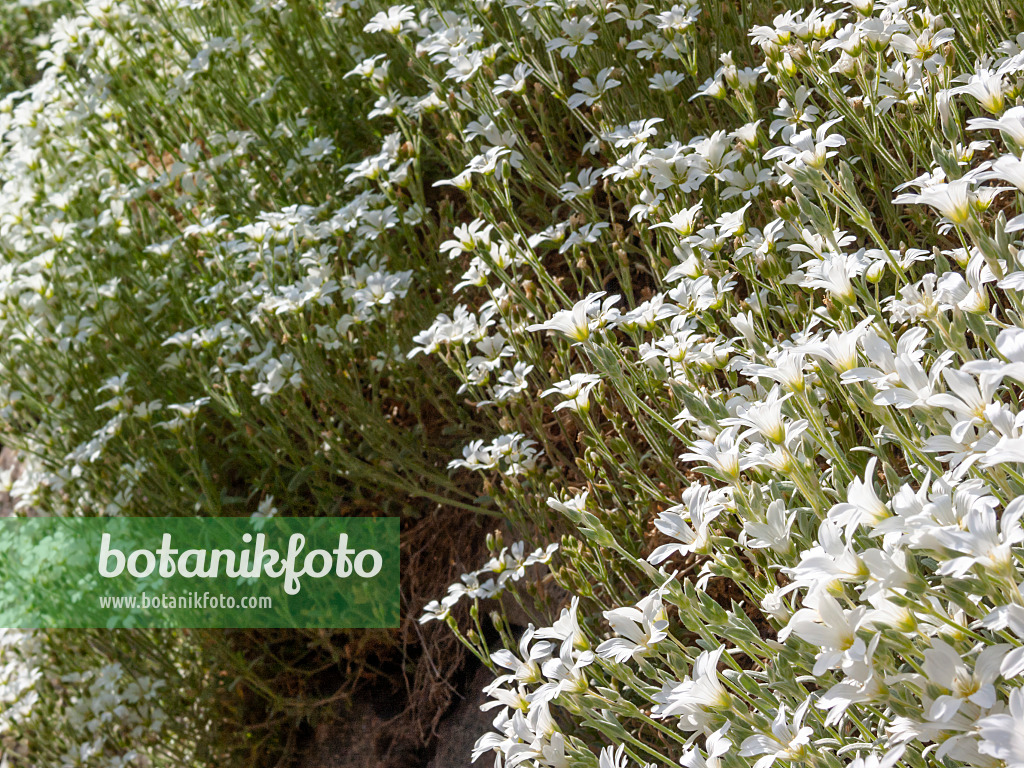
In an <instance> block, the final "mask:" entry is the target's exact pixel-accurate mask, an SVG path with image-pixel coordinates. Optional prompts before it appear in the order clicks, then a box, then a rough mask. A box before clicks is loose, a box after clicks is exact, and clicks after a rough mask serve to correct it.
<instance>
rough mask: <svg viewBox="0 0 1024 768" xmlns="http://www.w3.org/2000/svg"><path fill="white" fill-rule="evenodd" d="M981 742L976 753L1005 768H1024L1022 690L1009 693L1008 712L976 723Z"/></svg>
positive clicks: (1023, 694) (1023, 704)
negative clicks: (997, 761) (1001, 762)
mask: <svg viewBox="0 0 1024 768" xmlns="http://www.w3.org/2000/svg"><path fill="white" fill-rule="evenodd" d="M977 728H978V733H979V734H980V736H981V741H980V743H979V744H978V751H979V752H981V754H983V755H989V756H991V757H994V758H995V759H997V760H1002V761H1004V762H1005V764H1006V768H1022V767H1024V688H1014V689H1013V690H1012V691H1010V706H1009V709H1008V711H1006V712H1003V713H1000V714H995V715H989V716H988V717H983V718H981V719H980V720H979V721H978V723H977Z"/></svg>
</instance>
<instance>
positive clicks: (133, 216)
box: [0, 0, 1024, 768]
mask: <svg viewBox="0 0 1024 768" xmlns="http://www.w3.org/2000/svg"><path fill="white" fill-rule="evenodd" d="M43 47H44V48H45V50H44V51H43V52H42V54H41V56H40V62H41V63H42V64H43V68H42V70H41V73H40V74H41V79H40V80H39V81H38V82H37V83H36V84H34V85H32V86H30V87H29V88H28V89H27V90H26V91H23V92H19V93H15V94H10V95H8V96H7V97H6V98H5V99H4V101H3V102H2V103H0V136H2V140H0V178H2V180H3V187H2V190H0V254H2V256H0V259H2V260H0V336H2V338H3V346H2V347H0V423H3V424H4V425H5V427H6V429H5V433H4V436H3V440H4V442H5V443H12V442H13V443H16V444H17V445H18V447H19V448H21V450H22V456H23V458H24V459H25V461H26V471H25V472H24V473H23V474H22V475H21V476H20V477H19V479H18V480H17V481H16V483H15V488H14V489H13V490H14V496H16V497H17V498H18V499H19V504H20V506H21V508H22V509H25V510H27V509H32V508H34V509H38V510H43V511H45V512H47V513H50V514H152V513H154V511H156V512H158V513H164V514H166V513H169V512H171V511H174V512H176V513H180V514H193V513H197V512H198V513H202V514H252V513H254V512H255V513H257V514H259V513H261V510H262V511H263V513H266V511H267V510H269V509H280V510H287V513H290V514H303V513H307V514H336V513H338V512H339V510H340V509H341V508H342V506H343V505H342V504H340V503H339V500H340V499H342V498H351V497H353V496H355V497H357V498H358V497H360V496H361V495H362V494H364V493H368V490H367V489H370V488H379V487H385V488H388V489H390V491H391V492H393V493H395V494H396V498H403V499H404V498H409V497H418V498H420V499H428V500H429V501H430V502H431V503H434V502H437V503H439V504H450V505H460V506H463V507H469V508H478V507H481V506H484V505H485V504H486V503H487V502H486V500H487V499H489V500H490V503H492V504H493V505H494V506H496V508H497V509H498V510H499V511H500V513H501V514H503V515H504V516H505V517H506V518H507V519H508V521H509V522H510V523H511V525H512V526H513V527H517V528H521V529H523V532H524V534H528V535H529V536H530V538H531V539H534V540H535V541H536V543H535V544H533V545H532V546H529V547H528V546H526V545H523V544H516V545H512V546H510V547H508V548H506V547H503V546H501V545H500V544H499V543H497V542H495V541H493V540H492V550H493V552H492V554H493V559H492V561H491V562H489V563H487V564H486V565H485V566H484V567H483V568H482V569H481V570H480V571H477V572H473V573H469V574H466V576H465V577H464V578H463V579H462V580H461V581H460V582H459V583H457V584H455V585H453V587H452V588H451V589H450V590H449V592H448V595H447V596H443V597H442V596H438V600H437V601H436V602H434V603H432V604H430V605H429V606H428V607H427V610H426V612H425V613H424V616H423V618H424V620H425V621H431V620H442V621H445V622H448V623H449V625H450V626H451V627H452V629H453V630H455V631H456V632H457V633H458V634H459V637H461V638H462V639H463V640H464V641H465V642H466V644H467V646H469V647H470V648H471V649H472V650H473V651H474V652H476V653H477V654H478V655H479V656H480V658H481V659H482V660H483V661H484V662H485V663H486V664H488V665H489V666H490V667H491V668H492V670H493V671H494V672H495V680H494V682H493V683H492V684H491V685H489V686H488V688H487V692H488V694H489V697H490V699H491V701H490V703H489V704H488V705H487V707H488V709H489V710H490V711H491V712H492V713H493V715H494V720H493V729H492V731H491V732H490V733H487V734H485V735H483V736H482V737H481V738H480V740H479V741H478V742H477V748H476V750H475V757H477V758H478V759H479V760H481V761H492V760H493V761H494V763H495V765H498V766H510V767H514V766H518V765H524V766H554V767H556V768H561V767H562V766H569V765H573V766H576V765H579V766H595V767H597V768H625V767H626V766H634V765H637V766H649V765H655V766H666V767H667V766H675V765H683V766H688V767H699V766H725V767H727V768H731V767H736V768H739V767H741V766H742V767H746V766H755V768H768V766H771V765H775V764H779V765H784V764H787V763H788V764H792V765H801V766H803V765H812V766H822V767H823V768H824V767H826V766H827V768H838V767H839V766H847V765H849V766H856V768H869V767H870V768H881V767H882V766H896V765H900V766H911V767H913V768H924V766H932V765H948V766H955V765H970V766H978V767H979V768H1002V767H1003V766H1019V765H1024V739H1022V737H1021V734H1022V733H1024V684H1022V681H1021V679H1020V678H1021V674H1022V673H1024V650H1022V645H1024V643H1022V640H1024V596H1022V593H1021V582H1022V581H1024V561H1022V554H1024V550H1022V547H1021V543H1022V541H1024V527H1022V523H1021V520H1022V515H1024V502H1022V501H1021V496H1022V494H1024V431H1022V430H1024V416H1022V412H1021V409H1020V399H1021V394H1022V389H1024V315H1022V313H1024V303H1022V297H1024V259H1022V258H1021V257H1020V256H1019V248H1020V247H1021V244H1022V239H1021V238H1022V235H1021V234H1020V233H1021V232H1022V231H1024V208H1022V201H1024V198H1022V197H1021V194H1022V192H1024V160H1022V157H1021V155H1022V153H1024V6H1021V4H1020V3H1019V2H1005V3H993V2H988V0H945V1H944V2H939V0H933V2H932V3H931V4H928V3H925V2H923V1H922V2H916V3H911V2H908V1H907V0H897V1H894V2H888V3H882V2H874V1H872V0H849V1H847V0H839V1H838V2H833V3H827V4H824V5H823V6H822V7H814V6H813V5H812V4H811V3H809V2H804V1H803V0H790V1H789V2H787V3H784V4H778V6H777V7H776V6H768V5H767V4H757V3H749V2H738V3H734V4H721V3H714V2H706V3H696V2H681V3H672V2H664V1H662V0H651V2H636V3H630V2H606V3H601V2H595V1H594V0H583V1H580V0H551V1H548V0H545V2H539V1H535V0H490V1H489V2H488V1H486V0H482V1H480V2H476V3H471V4H447V3H444V2H439V3H411V4H404V5H396V6H388V5H386V4H383V3H379V2H375V1H374V0H290V1H289V2H284V1H283V0H256V2H252V3H249V2H244V3H243V2H220V0H176V2H172V3H161V4H153V3H147V2H143V1H142V0H120V1H115V0H91V1H90V2H88V3H84V4H80V7H79V8H78V11H77V13H76V15H74V16H70V17H67V18H65V19H62V20H60V21H58V22H57V23H56V24H55V26H54V29H53V32H52V34H51V36H50V40H49V43H48V44H47V45H46V46H43ZM446 462H450V464H449V466H448V468H447V469H446V468H445V466H444V464H445V463H446ZM480 488H482V489H483V490H484V493H483V494H481V493H479V490H480ZM271 497H273V498H271ZM491 511H493V510H491ZM545 536H548V537H559V538H560V541H559V542H558V544H559V547H558V551H557V554H555V552H554V549H552V548H551V547H550V546H545V545H543V544H542V542H541V541H540V540H539V539H541V538H543V537H545ZM546 564H550V566H551V575H550V577H544V579H550V580H552V581H554V582H557V584H558V585H559V586H560V587H561V588H562V589H564V590H566V591H567V592H568V593H569V595H570V596H569V598H568V599H567V600H566V601H565V605H564V607H563V608H562V609H561V610H560V611H556V613H555V615H548V616H544V615H543V614H542V612H535V611H533V607H532V606H531V605H530V603H531V602H532V601H531V600H530V599H528V598H532V597H536V598H537V601H538V602H539V603H544V602H545V601H550V599H551V594H552V590H551V589H550V588H549V586H548V585H547V584H545V583H541V584H537V583H536V578H537V571H538V569H541V568H542V567H543V566H545V565H546ZM524 585H528V586H526V587H525V588H524ZM509 591H511V592H513V593H514V594H516V595H517V596H518V597H519V598H520V599H521V600H522V601H523V604H524V608H525V609H527V613H528V614H529V615H531V616H532V617H533V622H534V623H533V624H532V625H531V626H529V627H527V628H520V629H519V630H518V631H514V630H515V628H514V627H513V625H512V624H511V622H510V620H509V619H507V618H506V619H502V618H500V617H495V624H496V626H497V627H498V630H499V633H500V635H501V637H502V641H503V643H502V644H503V645H504V646H505V647H503V648H498V647H495V646H494V644H493V643H489V642H488V638H490V637H493V635H492V633H491V632H490V630H489V627H487V626H486V625H485V620H486V616H485V615H484V613H485V611H486V606H487V605H488V604H487V603H485V602H482V601H484V600H486V599H488V598H493V597H496V596H498V595H499V594H501V593H503V592H509ZM464 600H467V601H470V602H471V604H472V610H471V612H470V615H471V617H472V619H473V622H474V625H473V626H472V627H459V626H458V622H457V621H456V619H455V618H454V614H453V612H452V609H453V608H454V607H455V606H456V605H457V604H458V603H460V602H461V601H464ZM140 637H142V636H141V635H140ZM38 642H42V643H44V645H45V644H47V643H49V646H47V647H49V648H50V649H51V651H50V653H51V657H54V663H56V664H58V666H59V664H60V663H62V660H61V659H59V658H56V655H55V654H53V651H52V649H53V648H55V647H58V646H57V645H55V644H56V643H57V642H59V641H58V639H57V638H53V637H49V638H48V637H47V636H45V635H41V634H32V635H23V636H22V635H12V636H11V637H10V638H9V639H5V641H4V645H3V658H4V659H5V663H7V662H6V660H7V659H11V662H10V665H9V666H7V667H5V669H6V670H7V677H6V678H5V680H6V681H7V682H6V683H5V685H6V689H7V690H10V691H11V692H12V693H11V696H14V697H15V698H14V699H11V700H12V701H15V699H16V700H17V705H16V706H13V707H12V709H11V712H12V714H11V716H10V719H11V720H12V721H17V722H18V723H20V726H19V727H20V728H21V729H22V731H21V734H22V735H21V736H20V737H19V738H20V739H21V741H20V742H18V743H22V744H23V743H26V740H27V741H32V739H33V737H34V734H41V733H46V734H48V735H47V737H46V738H47V739H52V743H53V744H54V745H60V748H64V746H63V745H65V744H75V745H77V746H78V748H79V749H82V750H85V751H84V752H83V753H82V756H81V757H80V758H79V763H75V762H74V761H73V760H71V759H70V758H69V760H68V764H69V765H74V764H101V763H100V757H102V759H103V760H106V761H107V762H105V763H102V764H118V763H117V762H116V761H117V760H120V761H121V764H130V761H131V760H132V759H134V758H133V757H132V756H129V754H128V750H130V749H131V747H129V746H128V742H127V741H118V740H117V738H114V737H111V738H109V739H108V740H107V741H106V742H104V743H102V744H101V745H100V746H99V749H100V750H101V751H99V752H95V753H93V752H89V751H88V749H87V747H88V742H87V741H86V740H85V739H83V738H80V737H79V735H78V734H79V733H82V731H79V730H75V728H71V729H65V730H61V728H60V727H59V723H60V722H61V721H60V720H59V718H60V717H62V715H59V714H57V715H54V713H58V712H59V711H60V707H59V703H60V702H62V701H63V699H62V693H61V690H60V689H59V688H57V687H50V688H46V687H43V686H40V684H39V683H38V682H37V681H36V674H37V673H36V672H35V671H34V670H38V669H40V665H39V664H37V663H36V662H34V661H31V659H34V658H37V656H34V655H33V654H37V653H38V652H37V651H36V650H35V648H36V645H35V644H36V643H38ZM184 647H185V648H188V645H187V644H186V645H185V646H184ZM123 652H124V651H123V649H115V648H99V647H96V646H95V645H93V646H90V649H89V654H92V655H89V654H85V655H84V656H83V657H84V658H89V659H95V661H96V664H95V665H94V666H93V667H91V669H92V670H93V671H92V672H90V674H94V675H101V676H102V675H103V674H107V675H110V674H113V673H112V672H107V673H104V672H103V670H104V669H106V668H107V665H109V664H113V663H116V661H117V658H118V656H117V654H118V653H122V654H123ZM184 652H185V651H184V650H181V651H175V653H184ZM19 654H20V656H21V657H25V658H29V659H30V661H29V663H28V664H27V666H26V664H25V663H20V664H19V663H16V659H17V658H18V657H19ZM105 654H106V655H105ZM157 655H160V654H157ZM172 656H173V654H172ZM64 663H66V660H65V662H64ZM125 664H126V665H127V662H125ZM26 670H27V671H26ZM68 674H72V673H70V672H69V673H68ZM83 674H84V673H83ZM90 679H91V678H90ZM103 679H104V680H105V679H106V678H103ZM64 684H65V685H67V686H78V690H79V691H84V690H85V686H86V685H87V684H88V683H87V682H86V680H85V679H84V678H82V679H78V678H69V679H68V680H67V681H65V683H64ZM111 690H114V688H112V689H111ZM123 706H125V707H127V708H129V709H131V711H132V712H141V711H143V710H141V709H139V708H138V702H137V700H132V701H131V702H129V703H126V704H124V705H123ZM51 716H53V717H57V718H58V719H57V720H56V721H50V720H48V719H47V718H50V717H51ZM54 722H57V723H58V725H54V724H53V723H54ZM124 722H126V723H127V722H131V721H130V720H127V719H126V720H124ZM187 722H194V721H190V720H188V719H187V718H184V717H183V718H182V719H181V720H179V721H178V723H177V728H178V731H177V732H179V733H185V734H186V735H184V736H178V737H175V738H174V739H172V738H171V737H170V736H169V737H168V743H172V742H173V743H182V744H184V745H185V746H186V747H187V743H188V741H189V739H192V738H195V736H194V734H192V733H191V732H190V731H189V730H188V727H186V726H185V725H184V723H187ZM118 725H119V724H118ZM161 726H162V727H164V732H167V733H170V732H171V730H169V727H167V726H166V723H165V722H163V721H162V722H161ZM76 727H78V726H77V725H76ZM112 727H113V726H112ZM48 729H49V730H48ZM26 734H27V735H26ZM50 734H52V735H50ZM61 734H71V735H70V736H68V735H61ZM118 738H120V737H118ZM175 739H178V741H175ZM14 741H15V742H17V739H15V740H14ZM36 743H38V741H37V742H36ZM54 750H55V751H56V750H57V747H55V748H54ZM185 752H187V750H185ZM154 755H155V756H154ZM145 759H148V760H156V761H160V760H165V761H166V760H168V759H169V758H168V757H167V756H165V755H161V754H160V753H159V752H158V751H155V750H150V751H148V752H147V756H146V758H145ZM89 761H92V762H89Z"/></svg>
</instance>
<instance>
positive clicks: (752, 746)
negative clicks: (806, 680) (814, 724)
mask: <svg viewBox="0 0 1024 768" xmlns="http://www.w3.org/2000/svg"><path fill="white" fill-rule="evenodd" d="M810 705H811V700H810V699H807V700H805V701H804V703H803V704H801V705H800V706H799V707H797V708H796V711H794V712H793V721H792V722H789V720H788V718H787V715H788V714H789V713H788V711H787V709H786V705H785V704H780V705H779V711H778V714H776V716H775V719H774V720H773V721H772V733H771V736H768V735H763V734H757V735H754V736H748V737H747V738H745V739H744V740H743V743H742V744H740V750H739V752H738V753H737V754H738V755H739V756H740V757H751V756H753V755H764V757H761V758H759V759H758V760H757V761H756V762H755V763H754V765H753V768H768V767H769V766H770V765H772V764H774V763H775V761H776V760H800V759H802V758H803V756H804V755H805V754H806V752H807V745H808V744H810V741H811V734H813V733H814V729H813V728H811V727H810V726H807V725H803V724H802V723H803V720H804V716H805V715H806V714H807V708H808V707H809V706H810Z"/></svg>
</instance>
